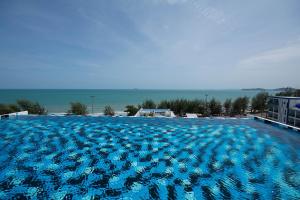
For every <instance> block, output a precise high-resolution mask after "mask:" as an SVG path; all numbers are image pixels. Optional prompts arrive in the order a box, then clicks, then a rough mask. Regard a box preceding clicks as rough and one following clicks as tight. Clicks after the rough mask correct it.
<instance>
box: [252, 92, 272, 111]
mask: <svg viewBox="0 0 300 200" xmlns="http://www.w3.org/2000/svg"><path fill="white" fill-rule="evenodd" d="M268 96H269V94H268V93H267V92H260V93H258V94H257V95H255V96H254V97H253V98H252V101H251V110H252V111H253V112H256V111H259V112H260V113H262V112H264V111H265V109H266V108H267V100H268Z"/></svg>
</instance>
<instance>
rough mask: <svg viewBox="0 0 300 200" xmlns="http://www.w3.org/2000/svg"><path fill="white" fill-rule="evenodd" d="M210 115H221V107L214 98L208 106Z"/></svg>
mask: <svg viewBox="0 0 300 200" xmlns="http://www.w3.org/2000/svg"><path fill="white" fill-rule="evenodd" d="M208 107H209V111H210V114H211V115H220V114H221V113H222V105H221V103H220V102H219V101H217V100H216V99H215V98H212V99H211V100H210V102H209V104H208Z"/></svg>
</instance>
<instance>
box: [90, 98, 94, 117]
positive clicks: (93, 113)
mask: <svg viewBox="0 0 300 200" xmlns="http://www.w3.org/2000/svg"><path fill="white" fill-rule="evenodd" d="M90 97H91V98H92V114H94V98H95V96H90Z"/></svg>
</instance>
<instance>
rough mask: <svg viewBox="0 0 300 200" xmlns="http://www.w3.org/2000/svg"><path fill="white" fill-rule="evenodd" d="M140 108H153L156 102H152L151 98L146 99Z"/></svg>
mask: <svg viewBox="0 0 300 200" xmlns="http://www.w3.org/2000/svg"><path fill="white" fill-rule="evenodd" d="M142 108H146V109H147V108H148V109H155V108H156V104H155V103H154V101H153V100H150V99H148V100H146V101H144V102H143V103H142Z"/></svg>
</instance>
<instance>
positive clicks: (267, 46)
mask: <svg viewBox="0 0 300 200" xmlns="http://www.w3.org/2000/svg"><path fill="white" fill-rule="evenodd" d="M299 10H300V1H298V0H251V1H240V0H228V1H224V0H94V1H85V0H66V1H60V0H51V1H30V0H28V1H23V0H22V1H21V0H20V1H15V0H1V1H0V72H1V79H0V88H112V89H114V88H146V89H156V88H158V89H225V88H249V87H265V88H275V87H282V86H292V87H300V78H299V77H300V12H299Z"/></svg>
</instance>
